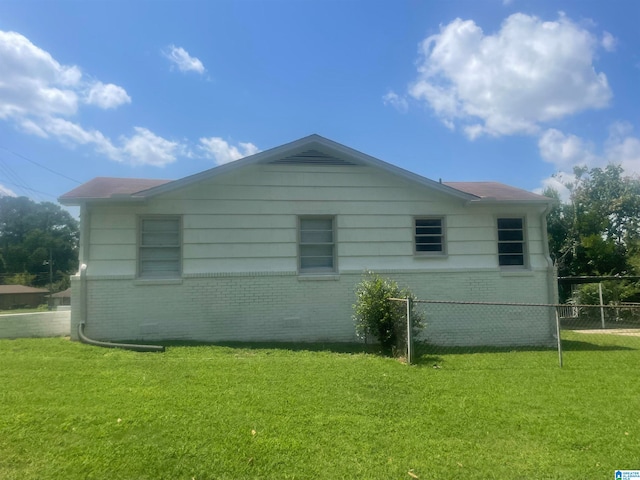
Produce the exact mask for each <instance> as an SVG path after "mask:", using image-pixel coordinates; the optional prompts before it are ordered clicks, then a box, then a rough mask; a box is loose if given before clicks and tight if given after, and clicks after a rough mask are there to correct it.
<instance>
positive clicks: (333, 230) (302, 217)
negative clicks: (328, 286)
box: [298, 215, 338, 275]
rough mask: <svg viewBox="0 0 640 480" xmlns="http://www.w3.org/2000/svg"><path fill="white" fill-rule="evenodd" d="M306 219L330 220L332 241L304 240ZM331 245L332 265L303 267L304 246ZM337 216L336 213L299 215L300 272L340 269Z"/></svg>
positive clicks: (327, 271)
mask: <svg viewBox="0 0 640 480" xmlns="http://www.w3.org/2000/svg"><path fill="white" fill-rule="evenodd" d="M305 220H330V221H331V240H332V241H331V242H304V241H303V240H302V233H303V231H304V230H303V225H302V224H303V223H304V221H305ZM327 245H330V246H331V267H303V258H305V255H304V249H305V248H304V247H306V246H327ZM336 245H337V239H336V218H335V216H334V215H299V216H298V273H299V274H301V275H307V274H311V275H314V274H335V273H336V272H337V271H338V266H337V255H336Z"/></svg>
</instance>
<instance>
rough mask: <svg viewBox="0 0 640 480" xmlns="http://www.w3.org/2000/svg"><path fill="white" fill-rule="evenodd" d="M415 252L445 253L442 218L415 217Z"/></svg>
mask: <svg viewBox="0 0 640 480" xmlns="http://www.w3.org/2000/svg"><path fill="white" fill-rule="evenodd" d="M414 238H415V252H416V254H441V253H445V243H444V219H443V218H438V217H429V218H416V219H415V237H414Z"/></svg>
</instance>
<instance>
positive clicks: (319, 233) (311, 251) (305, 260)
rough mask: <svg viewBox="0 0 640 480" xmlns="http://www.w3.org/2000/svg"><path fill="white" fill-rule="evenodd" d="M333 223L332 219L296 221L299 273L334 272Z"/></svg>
mask: <svg viewBox="0 0 640 480" xmlns="http://www.w3.org/2000/svg"><path fill="white" fill-rule="evenodd" d="M335 254H336V243H335V221H334V218H333V217H325V216H309V217H306V216H305V217H300V218H299V219H298V270H299V272H300V273H331V272H335V271H336V258H335Z"/></svg>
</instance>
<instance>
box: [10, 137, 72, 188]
mask: <svg viewBox="0 0 640 480" xmlns="http://www.w3.org/2000/svg"><path fill="white" fill-rule="evenodd" d="M0 148H1V149H2V150H5V151H7V152H9V153H11V154H12V155H15V156H16V157H18V158H22V159H23V160H26V161H27V162H29V163H32V164H33V165H36V166H38V167H40V168H42V169H44V170H46V171H47V172H50V173H53V174H54V175H58V176H59V177H62V178H66V179H67V180H71V181H72V182H75V183H77V184H78V185H80V184H81V183H82V182H81V181H79V180H76V179H75V178H71V177H69V176H67V175H65V174H64V173H60V172H56V171H55V170H53V169H51V168H49V167H47V166H45V165H42V164H41V163H38V162H36V161H35V160H31V159H30V158H27V157H25V156H24V155H21V154H20V153H18V152H14V151H13V150H10V149H8V148H7V147H4V146H2V145H0Z"/></svg>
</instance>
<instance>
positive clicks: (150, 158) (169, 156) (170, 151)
mask: <svg viewBox="0 0 640 480" xmlns="http://www.w3.org/2000/svg"><path fill="white" fill-rule="evenodd" d="M134 130H135V132H136V133H135V135H133V136H131V137H129V138H123V139H122V140H123V147H122V151H123V152H124V153H125V154H126V155H127V156H128V160H129V163H131V164H133V165H153V166H156V167H162V166H164V165H167V164H169V163H172V162H174V161H175V160H176V153H177V152H178V150H179V147H180V145H179V144H178V143H177V142H171V141H169V140H166V139H164V138H162V137H159V136H157V135H155V134H154V133H153V132H151V131H149V130H147V129H146V128H142V127H135V128H134Z"/></svg>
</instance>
